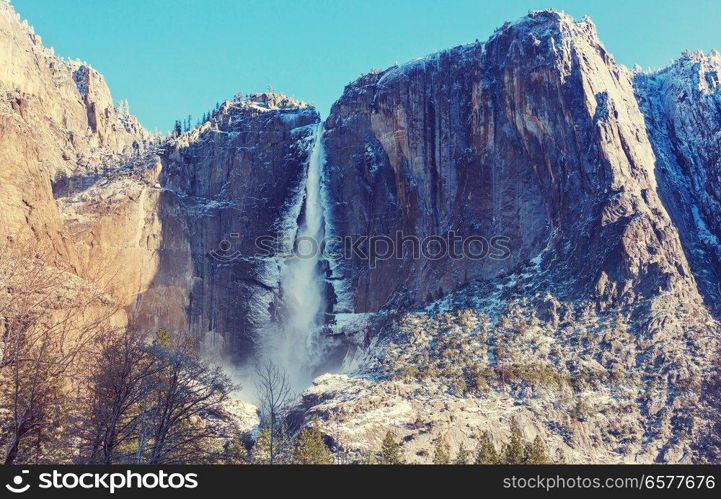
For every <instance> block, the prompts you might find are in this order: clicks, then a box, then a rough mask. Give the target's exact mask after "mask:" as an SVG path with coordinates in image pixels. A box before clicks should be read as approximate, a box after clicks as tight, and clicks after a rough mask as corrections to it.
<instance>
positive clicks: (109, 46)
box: [12, 0, 721, 131]
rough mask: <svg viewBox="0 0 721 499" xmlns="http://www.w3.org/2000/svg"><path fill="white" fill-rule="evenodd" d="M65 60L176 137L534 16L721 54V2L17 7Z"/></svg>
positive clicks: (240, 1) (651, 55) (641, 60)
mask: <svg viewBox="0 0 721 499" xmlns="http://www.w3.org/2000/svg"><path fill="white" fill-rule="evenodd" d="M12 3H13V5H14V6H15V8H16V10H17V11H18V12H20V14H21V16H22V17H23V18H25V19H28V21H29V22H30V24H31V25H33V26H34V27H35V30H36V32H37V33H38V34H40V35H41V36H42V38H43V41H44V43H45V44H46V45H48V46H52V47H54V48H55V51H56V53H57V54H59V55H62V56H66V57H72V58H78V59H81V60H84V61H87V62H89V63H90V64H91V65H92V66H94V67H95V68H97V69H98V70H99V71H100V72H102V73H103V74H104V75H105V77H106V79H107V81H108V84H109V85H110V90H111V92H112V93H113V97H114V98H115V100H116V102H117V100H118V99H127V100H128V101H129V102H130V110H131V112H133V113H134V114H136V115H137V116H138V118H139V119H140V121H141V122H142V123H143V125H145V126H146V127H147V128H148V129H150V130H153V129H156V128H157V129H159V130H161V131H167V130H169V129H170V128H171V127H172V125H173V122H174V120H175V119H182V118H184V117H185V116H187V115H188V114H191V115H193V117H197V116H199V115H202V114H203V112H204V111H206V110H209V109H210V108H212V107H213V106H214V105H215V103H216V102H217V101H222V100H224V99H227V98H230V97H232V96H233V95H234V94H236V93H238V92H243V93H251V92H255V91H263V90H266V89H267V88H268V86H269V85H271V86H272V87H273V88H274V89H275V90H277V91H280V92H283V93H285V94H288V95H290V96H292V97H296V98H298V99H302V100H305V101H306V102H311V103H314V104H315V105H316V106H317V107H318V109H319V110H320V112H321V114H322V115H323V116H326V115H327V113H328V110H329V109H330V106H331V104H332V103H333V101H334V100H335V99H337V98H338V97H339V96H340V94H341V92H342V90H343V87H344V86H345V85H346V84H348V83H349V82H350V81H352V80H354V79H355V78H356V77H358V76H359V75H360V74H362V73H365V72H368V71H369V70H370V69H371V68H372V67H379V68H385V67H388V66H390V65H392V64H394V63H395V62H405V61H407V60H410V59H413V58H415V57H419V56H423V55H426V54H428V53H431V52H434V51H436V50H440V49H443V48H447V47H451V46H453V45H458V44H460V43H464V42H471V41H473V40H475V39H476V38H477V39H479V40H485V39H486V38H488V36H489V35H490V34H491V33H492V32H493V30H494V29H495V28H497V27H498V26H500V25H501V24H503V22H504V21H506V20H513V19H516V18H518V17H520V16H522V15H525V14H526V13H527V12H528V10H529V9H539V8H549V7H552V8H555V9H559V10H564V11H565V12H567V13H569V14H571V15H573V16H574V17H576V18H580V17H582V16H583V15H586V14H587V15H590V16H591V17H592V18H593V20H594V21H595V23H596V25H597V27H598V31H599V34H600V37H601V39H602V41H603V42H604V44H605V46H606V48H607V49H608V50H609V51H610V52H611V53H613V54H614V56H615V57H616V59H617V60H618V61H619V62H621V63H623V64H626V65H628V66H632V65H634V64H636V63H638V64H640V65H641V66H642V67H644V68H646V67H660V66H664V65H666V64H668V62H669V61H670V60H672V59H674V58H676V57H677V56H678V55H679V54H680V53H681V51H683V50H684V49H697V48H700V49H703V50H705V51H708V50H710V49H712V48H717V49H721V30H719V23H720V22H721V2H719V1H717V0H706V1H698V2H694V3H695V6H694V7H690V6H688V5H684V4H683V2H679V1H665V0H656V1H650V0H635V1H634V0H623V1H617V0H607V1H603V2H593V1H589V0H586V1H570V0H569V1H564V0H544V1H521V0H497V1H493V2H491V1H485V0H458V1H453V0H445V1H441V0H436V1H428V0H364V1H360V0H336V1H331V0H295V1H293V0H266V1H259V0H258V1H256V0H212V1H203V0H195V1H192V0H123V1H110V0H98V1H95V2H79V1H77V0H13V1H12Z"/></svg>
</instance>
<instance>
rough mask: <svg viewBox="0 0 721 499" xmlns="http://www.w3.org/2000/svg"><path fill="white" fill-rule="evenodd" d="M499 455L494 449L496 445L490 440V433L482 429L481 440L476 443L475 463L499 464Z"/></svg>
mask: <svg viewBox="0 0 721 499" xmlns="http://www.w3.org/2000/svg"><path fill="white" fill-rule="evenodd" d="M500 463H501V457H500V456H499V455H498V451H496V446H495V445H493V442H492V441H491V435H490V434H489V433H488V432H487V431H484V432H483V435H481V440H480V442H479V443H478V453H477V454H476V464H500Z"/></svg>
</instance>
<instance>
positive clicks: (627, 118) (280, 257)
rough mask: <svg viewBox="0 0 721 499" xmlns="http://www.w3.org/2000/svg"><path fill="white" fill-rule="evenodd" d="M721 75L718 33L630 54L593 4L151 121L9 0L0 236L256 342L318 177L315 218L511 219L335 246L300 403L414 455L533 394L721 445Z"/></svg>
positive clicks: (406, 224) (184, 320) (368, 441)
mask: <svg viewBox="0 0 721 499" xmlns="http://www.w3.org/2000/svg"><path fill="white" fill-rule="evenodd" d="M719 71H721V58H720V57H719V55H718V53H715V52H712V53H711V54H702V53H687V54H684V55H682V56H681V58H680V59H679V60H678V61H676V62H675V63H673V64H672V65H671V66H669V67H668V68H665V69H662V70H660V71H656V72H651V73H644V72H640V71H635V70H634V71H632V70H629V69H627V68H625V67H624V66H622V65H620V64H618V63H616V62H615V60H614V58H613V57H612V56H611V55H610V54H609V53H608V52H607V51H606V50H605V48H604V47H603V45H602V43H601V42H600V40H599V38H598V35H597V33H596V29H595V26H594V25H593V23H592V22H591V21H590V20H588V19H583V20H580V21H575V20H573V19H572V18H570V17H568V16H566V15H564V14H561V13H558V12H554V11H540V12H533V13H529V15H528V16H525V17H523V18H521V19H520V20H518V21H516V22H513V23H506V24H505V25H503V26H502V27H501V28H499V29H498V30H497V31H496V32H495V33H494V34H493V35H492V36H491V37H490V39H489V40H488V41H486V42H483V43H480V42H477V43H473V44H470V45H462V46H458V47H454V48H452V49H449V50H445V51H442V52H439V53H437V54H433V55H430V56H427V57H424V58H421V59H418V60H415V61H412V62H409V63H407V64H402V65H398V66H394V67H391V68H388V69H387V70H384V71H374V72H372V73H370V74H367V75H363V76H361V77H360V78H359V79H357V80H356V81H354V82H352V83H351V84H349V85H348V86H347V87H346V88H345V90H344V91H343V93H342V95H341V97H340V98H339V99H338V101H337V102H336V103H335V104H334V106H333V108H332V109H331V112H330V115H329V116H328V118H327V119H326V120H325V121H324V122H321V120H320V117H319V115H318V113H317V112H316V111H315V110H314V109H313V108H312V107H311V106H308V105H306V104H304V103H302V102H298V101H295V100H293V99H290V98H287V97H284V96H281V95H277V94H270V93H267V94H251V95H249V96H247V97H245V98H234V99H231V100H228V101H225V102H224V103H222V105H220V106H219V107H218V108H217V109H215V110H214V111H213V112H211V113H210V114H209V116H208V118H207V119H206V120H205V121H204V122H203V123H200V124H199V125H198V126H196V127H195V128H193V129H192V130H188V131H185V132H183V133H174V134H171V135H169V136H167V137H153V136H151V135H150V134H148V133H147V132H146V131H145V130H144V129H143V128H142V127H141V126H140V125H139V124H138V122H137V120H136V119H135V118H134V117H133V116H132V115H130V114H129V113H128V111H127V109H126V108H123V107H121V106H118V107H116V106H115V105H114V103H113V100H112V98H111V96H110V92H109V90H108V88H107V86H106V85H105V83H104V81H103V79H102V77H101V76H100V75H99V74H98V73H97V72H96V71H95V70H93V69H92V68H90V67H89V66H88V65H86V64H83V63H79V62H76V61H66V60H63V59H61V58H58V57H57V56H55V55H54V54H53V53H52V52H51V51H50V50H48V49H46V48H44V47H43V46H42V44H41V42H40V39H39V37H38V36H37V35H35V34H34V33H33V31H32V30H31V29H30V28H29V27H28V26H27V25H26V24H23V23H21V22H20V21H19V19H18V18H17V16H16V14H15V13H14V12H13V10H12V8H11V7H9V5H7V4H6V3H0V92H1V93H2V95H3V99H2V100H1V101H0V164H1V165H2V167H1V169H0V206H1V207H2V211H0V221H1V222H2V226H1V227H0V235H1V236H2V238H3V240H4V242H3V244H5V245H6V246H7V248H9V249H8V250H7V252H6V254H5V255H4V257H5V258H8V259H11V258H17V259H18V261H21V260H22V258H26V257H27V256H28V255H27V254H22V251H26V248H27V241H28V240H29V241H32V242H34V243H35V244H37V246H38V247H39V248H42V251H43V253H44V255H45V256H44V258H45V261H46V262H47V264H48V265H52V266H57V267H58V268H62V269H63V271H64V272H67V273H68V275H69V276H72V277H73V279H77V280H79V281H82V282H84V283H85V284H84V285H88V286H99V287H100V288H102V290H103V292H107V295H108V298H107V303H106V304H109V303H112V306H115V307H117V308H118V309H119V310H120V312H119V315H121V316H122V317H120V318H118V321H119V322H121V323H123V324H127V325H128V327H132V328H137V329H152V330H154V329H158V328H165V329H167V330H170V331H177V332H179V331H189V332H190V333H192V335H193V336H194V337H195V338H197V340H198V344H199V345H200V346H199V348H202V349H204V350H207V351H211V350H212V351H215V352H220V353H221V354H222V355H223V356H224V357H225V358H226V359H227V360H228V362H229V363H230V364H232V365H235V366H240V365H243V364H245V363H248V362H252V360H253V359H254V358H257V357H258V356H259V355H260V354H261V353H263V354H268V352H267V351H265V352H261V351H262V350H263V348H262V345H263V344H264V339H267V337H268V335H271V336H272V335H274V334H277V331H279V330H282V329H283V327H284V321H285V322H287V320H288V312H287V311H288V300H290V299H291V297H289V296H287V295H286V294H284V289H283V285H282V280H283V277H282V276H283V272H284V269H286V268H287V266H288V265H289V259H288V250H289V249H291V248H292V246H293V243H294V239H295V237H296V236H297V235H298V234H299V233H300V227H302V225H303V221H304V218H305V213H306V212H307V210H308V206H307V203H308V202H310V201H309V200H311V199H313V200H315V199H318V201H317V202H318V203H320V205H319V206H314V207H313V209H314V210H315V209H319V210H321V211H322V216H323V224H324V229H323V232H324V235H325V236H335V237H356V238H357V237H359V236H376V237H377V236H384V237H389V238H391V239H393V238H395V237H396V235H397V234H402V235H403V236H406V237H407V236H414V237H418V238H419V239H421V240H422V239H424V238H425V239H428V238H434V237H438V236H440V237H445V236H446V235H448V234H449V233H453V234H456V235H458V236H459V237H461V238H468V237H480V238H482V239H483V240H485V241H491V240H493V239H494V238H497V237H502V238H503V241H504V248H506V249H507V251H505V252H501V253H500V254H495V255H487V256H486V257H484V258H455V257H453V256H452V255H449V254H447V253H444V254H443V255H441V256H440V257H428V256H426V255H420V256H419V257H418V258H414V257H412V255H409V254H406V253H404V254H401V255H400V256H398V253H396V254H394V255H393V256H392V257H384V258H379V259H377V261H375V262H374V264H373V265H370V264H369V261H368V259H367V258H364V257H363V256H362V254H358V253H354V254H351V255H348V256H347V257H345V255H343V254H342V251H341V252H340V253H339V252H328V253H324V254H323V256H322V257H321V258H320V261H318V262H317V265H315V268H313V269H311V270H312V275H309V276H308V277H306V278H308V279H318V280H320V281H322V285H321V286H319V287H318V288H317V289H319V290H321V291H320V293H321V294H322V295H323V296H322V297H319V300H318V303H320V307H321V308H322V310H321V311H320V312H321V313H320V315H321V316H322V319H321V322H322V324H321V325H320V327H319V328H318V329H319V332H318V337H314V338H312V339H313V341H307V342H305V344H306V347H305V348H316V349H319V351H320V352H321V353H322V355H320V356H321V357H322V356H323V355H325V356H326V357H327V358H326V361H322V362H317V363H315V364H314V365H313V367H314V368H315V371H314V372H313V374H322V373H323V372H325V371H326V370H328V369H329V366H330V368H332V370H333V371H335V372H336V374H325V375H324V376H322V377H319V378H318V379H317V380H316V381H315V382H314V383H313V386H311V387H310V388H308V390H306V391H305V392H304V393H303V394H302V396H300V397H299V398H298V400H297V401H296V402H295V404H294V408H293V410H292V412H291V417H290V419H289V422H290V423H292V424H293V425H301V424H303V422H304V421H308V420H309V418H310V417H312V416H318V417H319V418H320V421H321V427H322V429H323V431H324V432H325V433H326V436H327V437H328V439H329V441H332V443H333V445H335V446H337V447H338V448H341V449H342V451H343V452H344V453H345V454H346V455H347V456H349V459H351V460H360V459H364V456H367V454H368V453H371V452H373V451H374V449H376V448H377V447H378V446H379V445H380V439H381V438H382V436H383V435H384V433H385V430H386V429H388V428H392V429H393V430H394V431H395V432H396V433H397V434H398V435H399V436H400V437H402V439H403V445H402V452H403V453H404V455H405V457H406V459H407V460H409V461H417V462H427V461H428V460H429V459H430V457H429V456H428V454H427V453H426V451H425V450H424V449H427V448H429V446H432V445H434V443H435V442H437V441H438V440H439V439H441V438H443V439H447V440H449V441H450V444H451V448H452V449H453V451H454V452H455V451H456V449H458V448H459V446H460V445H461V444H463V445H464V447H465V448H473V446H474V445H475V443H474V442H476V441H477V440H478V437H479V435H480V434H481V433H482V432H483V431H491V432H492V434H493V435H492V436H493V439H494V440H495V441H497V442H499V443H500V442H501V441H502V440H503V439H504V438H505V436H506V433H507V429H506V428H505V426H504V425H506V423H507V422H508V421H509V420H510V418H511V416H515V417H516V418H517V420H519V421H520V422H521V425H522V429H523V432H524V434H525V435H526V436H527V437H528V438H533V437H535V435H541V436H542V437H543V439H544V441H545V442H547V447H548V449H549V451H550V452H551V453H552V455H554V456H561V455H563V456H565V458H566V459H568V460H570V461H574V462H576V461H578V462H618V461H637V462H653V461H657V462H689V461H715V462H718V460H719V459H720V458H721V457H720V454H719V452H720V451H719V441H718V424H719V423H718V415H717V412H718V401H719V386H720V385H719V383H718V367H719V366H718V361H717V360H716V359H717V355H718V351H719V333H720V332H721V329H720V328H719V323H718V314H719V308H718V306H719V305H718V303H719V297H720V295H721V288H719V284H718V283H719V278H720V277H721V245H720V244H719V238H721V225H720V223H719V220H720V219H721V217H720V216H719V215H720V212H719V206H720V204H719V203H721V183H720V180H719V178H720V177H719V172H720V168H721V166H720V161H721V150H720V149H719V144H720V143H721V140H720V139H721V136H719V134H720V133H721V131H720V130H721V90H719V88H721V87H720V86H719V76H718V75H719ZM319 126H320V127H321V129H320V130H321V132H318V130H319V129H318V127H319ZM318 147H321V150H322V155H321V154H320V153H319V152H318V149H314V148H318ZM313 151H315V152H316V157H320V161H321V166H320V171H319V175H320V187H319V193H318V194H319V196H311V195H310V194H309V192H308V190H307V183H308V182H307V179H308V177H309V166H308V165H309V163H311V157H312V156H313ZM266 236H272V237H274V238H275V239H274V241H275V244H274V246H273V248H272V250H271V251H269V252H264V253H259V251H258V250H259V248H258V244H257V240H258V238H261V237H266ZM20 241H22V244H21V243H20ZM327 244H328V246H333V245H334V244H335V245H337V244H338V240H334V241H330V242H328V243H327ZM334 249H338V248H334ZM365 249H366V250H367V249H368V248H367V247H366V248H365ZM396 251H399V248H396ZM1 284H2V283H0V285H1ZM79 286H80V285H79ZM108 306H109V305H108ZM309 338H310V337H309ZM270 353H271V354H272V352H270ZM558 459H561V457H558Z"/></svg>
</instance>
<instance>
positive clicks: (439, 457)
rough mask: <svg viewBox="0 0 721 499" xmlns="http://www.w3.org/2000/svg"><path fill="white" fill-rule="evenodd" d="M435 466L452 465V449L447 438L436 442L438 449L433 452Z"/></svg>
mask: <svg viewBox="0 0 721 499" xmlns="http://www.w3.org/2000/svg"><path fill="white" fill-rule="evenodd" d="M433 464H451V448H450V445H448V440H446V438H445V437H441V438H439V439H438V441H437V442H436V448H435V449H434V451H433Z"/></svg>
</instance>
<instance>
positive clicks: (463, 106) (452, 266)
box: [325, 12, 693, 312]
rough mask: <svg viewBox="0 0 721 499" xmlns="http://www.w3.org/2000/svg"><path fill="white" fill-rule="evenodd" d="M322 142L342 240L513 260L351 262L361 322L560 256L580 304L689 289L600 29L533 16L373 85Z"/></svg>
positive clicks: (332, 120) (634, 108)
mask: <svg viewBox="0 0 721 499" xmlns="http://www.w3.org/2000/svg"><path fill="white" fill-rule="evenodd" d="M325 126H326V130H327V131H326V151H327V156H328V164H327V172H326V176H327V178H328V185H329V192H330V198H331V201H332V207H331V214H332V217H331V218H332V220H333V224H334V228H335V231H336V232H337V233H339V234H363V235H366V234H386V235H393V234H394V233H395V232H396V231H402V232H403V233H404V234H418V235H420V236H429V235H444V234H446V233H447V232H449V231H455V232H456V233H458V234H459V235H461V236H469V235H481V236H484V237H485V238H487V239H490V238H491V237H493V236H495V235H503V236H507V237H508V241H509V244H508V245H509V246H510V249H511V252H510V256H509V258H507V259H501V260H496V259H493V258H486V259H484V260H482V261H480V262H479V261H473V260H468V259H465V260H463V259H462V260H453V259H452V258H442V259H439V260H435V261H432V260H428V259H420V260H418V261H411V260H409V259H406V260H403V261H398V260H387V261H381V262H379V263H378V265H377V267H376V268H374V269H371V268H368V265H367V262H365V261H361V260H359V259H355V260H354V261H352V262H350V264H349V265H346V266H345V268H344V269H343V270H342V271H341V273H342V274H343V277H345V278H347V279H350V280H351V281H352V283H353V284H352V286H351V287H352V288H353V289H354V290H356V293H355V295H354V308H355V310H356V311H360V312H365V311H374V310H377V309H379V308H380V307H382V306H384V305H388V304H391V305H399V304H406V305H418V304H420V303H422V302H424V301H425V300H426V298H427V297H429V296H432V297H436V296H437V295H436V292H437V290H438V289H439V288H440V290H441V292H448V291H450V290H453V289H456V288H457V287H458V286H459V285H461V284H463V283H464V282H466V281H468V279H474V278H481V279H490V278H493V277H495V276H498V275H500V274H504V273H508V272H510V271H513V270H514V269H516V268H518V266H519V264H521V263H523V262H527V261H528V260H530V259H532V258H534V257H535V256H537V255H538V254H539V253H540V252H541V250H542V249H543V248H545V247H546V246H547V245H549V244H550V245H552V246H553V252H554V255H555V261H554V262H547V264H548V265H553V266H555V267H557V269H558V271H559V272H562V273H563V276H564V277H565V278H571V280H573V281H574V282H573V284H572V287H571V288H570V289H568V290H567V294H568V295H569V296H580V295H583V294H588V293H596V294H597V295H599V297H601V298H602V299H603V300H605V301H609V302H611V301H614V300H618V299H635V298H636V297H641V298H643V297H648V296H650V295H651V294H653V293H655V292H657V291H658V290H659V289H666V290H667V289H670V288H672V287H674V286H675V285H676V283H681V284H679V285H681V286H682V287H684V286H685V287H693V282H692V279H691V273H690V272H689V269H688V265H687V263H686V260H685V257H684V254H683V251H682V250H681V246H680V244H679V240H678V233H677V231H676V229H675V228H674V227H673V226H672V224H671V221H670V219H669V217H668V215H667V213H666V210H665V207H664V206H663V204H662V203H661V201H660V199H659V197H658V195H657V193H656V188H657V186H656V179H655V173H654V167H655V163H656V159H655V156H654V154H653V150H652V147H651V144H650V143H649V140H648V137H647V133H646V127H645V123H644V119H643V116H642V114H641V113H640V111H639V108H638V105H637V103H636V99H635V97H634V92H633V87H632V84H631V74H630V73H629V72H628V71H627V70H626V69H625V68H623V67H621V66H619V65H617V64H616V63H615V62H614V60H613V58H612V57H611V56H610V55H609V54H608V53H607V52H606V51H605V49H604V48H603V47H602V45H601V43H600V42H599V41H598V38H597V36H596V32H595V27H594V26H593V24H591V23H590V21H581V22H574V21H573V20H572V19H570V18H568V17H566V16H563V15H561V14H558V13H555V12H538V13H533V14H531V15H529V16H528V17H526V18H523V19H522V20H520V21H518V22H516V23H513V24H507V25H506V26H504V27H502V28H501V29H499V30H498V31H497V32H496V33H495V34H494V35H493V36H492V37H491V39H490V40H489V41H488V42H487V43H485V44H480V43H476V44H472V45H467V46H460V47H456V48H454V49H451V50H448V51H444V52H440V53H438V54H434V55H432V56H429V57H426V58H424V59H420V60H417V61H414V62H411V63H408V64H405V65H402V66H397V67H393V68H390V69H388V70H387V71H384V72H382V73H378V74H370V75H366V76H364V77H362V78H360V79H359V80H358V81H356V82H355V83H353V84H351V85H349V86H348V87H346V89H345V91H344V94H343V96H342V97H341V98H340V99H339V101H338V102H337V103H336V104H335V105H334V106H333V109H332V111H331V115H330V117H329V118H328V120H327V122H326V125H325ZM552 234H555V235H556V237H554V238H553V239H551V235H552ZM564 280H566V279H564ZM687 292H689V291H688V290H684V291H683V293H687Z"/></svg>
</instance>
